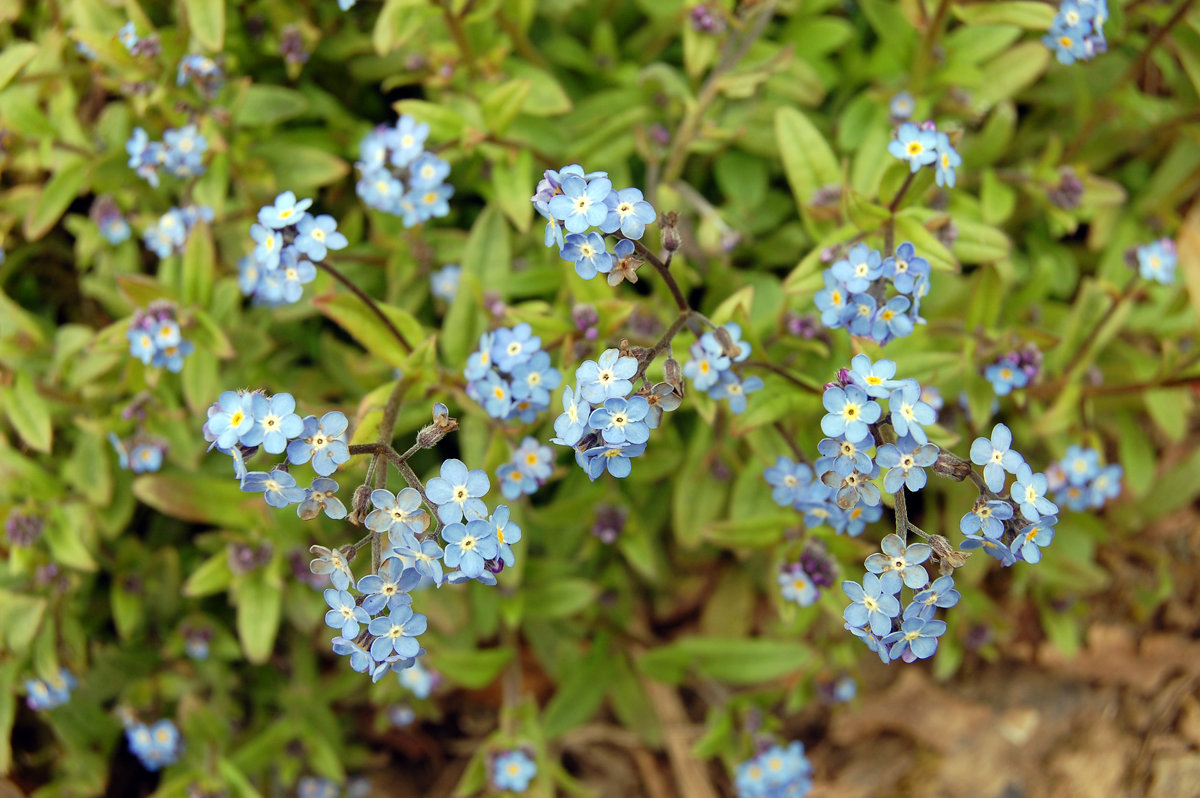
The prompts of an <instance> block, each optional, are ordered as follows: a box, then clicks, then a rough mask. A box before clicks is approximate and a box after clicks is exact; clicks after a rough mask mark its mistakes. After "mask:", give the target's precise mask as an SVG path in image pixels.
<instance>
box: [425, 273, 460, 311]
mask: <svg viewBox="0 0 1200 798" xmlns="http://www.w3.org/2000/svg"><path fill="white" fill-rule="evenodd" d="M461 276H462V268H461V267H460V266H458V265H457V264H454V263H447V264H446V265H445V266H443V267H442V268H440V269H438V270H437V271H436V272H434V273H433V274H431V275H429V292H430V293H431V294H433V295H434V296H435V297H437V298H438V299H440V300H442V301H443V302H446V303H449V302H453V301H454V297H455V296H457V295H458V280H459V278H460V277H461Z"/></svg>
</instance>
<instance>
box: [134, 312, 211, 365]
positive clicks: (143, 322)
mask: <svg viewBox="0 0 1200 798" xmlns="http://www.w3.org/2000/svg"><path fill="white" fill-rule="evenodd" d="M125 337H126V338H127V339H128V340H129V354H131V355H133V356H134V357H135V358H137V359H138V360H140V361H142V362H143V363H145V364H146V365H147V366H152V367H154V368H165V369H166V370H167V371H171V372H176V373H177V372H179V371H181V370H182V369H183V359H184V358H185V357H187V356H188V355H190V354H191V353H192V352H193V351H194V350H195V346H193V345H192V342H191V341H189V340H187V339H186V338H184V337H183V334H182V332H181V331H180V329H179V322H178V320H177V318H176V308H175V305H174V304H173V303H171V302H167V301H165V300H157V301H155V302H151V303H150V304H149V305H147V306H146V309H145V310H135V311H134V312H133V318H131V319H130V320H129V329H128V330H126V331H125Z"/></svg>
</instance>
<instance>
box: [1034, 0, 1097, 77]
mask: <svg viewBox="0 0 1200 798" xmlns="http://www.w3.org/2000/svg"><path fill="white" fill-rule="evenodd" d="M1107 20H1108V3H1107V2H1106V0H1065V2H1063V4H1062V5H1060V6H1059V7H1058V13H1057V14H1055V16H1054V24H1053V25H1051V26H1050V32H1049V33H1047V34H1046V35H1045V36H1043V37H1042V44H1044V45H1046V46H1047V47H1049V48H1050V49H1051V50H1053V51H1054V55H1055V57H1057V58H1058V60H1059V62H1060V63H1063V64H1073V63H1075V62H1076V61H1090V60H1092V59H1093V58H1095V57H1096V56H1097V55H1099V54H1100V53H1104V52H1107V51H1108V42H1107V41H1106V40H1105V38H1104V23H1105V22H1106V21H1107Z"/></svg>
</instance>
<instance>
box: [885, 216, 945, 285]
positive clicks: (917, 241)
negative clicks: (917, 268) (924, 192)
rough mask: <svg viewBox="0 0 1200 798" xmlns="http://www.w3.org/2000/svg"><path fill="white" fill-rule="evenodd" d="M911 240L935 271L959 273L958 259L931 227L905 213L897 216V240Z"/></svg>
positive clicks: (901, 241) (898, 241)
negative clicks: (930, 230) (930, 229)
mask: <svg viewBox="0 0 1200 798" xmlns="http://www.w3.org/2000/svg"><path fill="white" fill-rule="evenodd" d="M905 241H911V242H912V245H913V247H915V248H916V250H917V254H918V255H920V256H921V257H922V258H925V259H926V260H928V261H929V265H930V267H932V268H933V270H934V271H939V272H949V273H952V274H957V273H958V272H959V271H960V267H959V265H958V261H957V260H955V259H954V255H953V254H952V253H951V252H950V250H948V249H946V245H945V244H943V243H942V242H941V241H939V240H938V237H937V236H935V235H934V234H933V233H931V232H929V229H928V228H927V227H926V226H925V225H924V224H922V223H921V222H920V221H919V220H918V219H917V218H915V217H913V216H905V215H904V214H903V213H901V214H900V215H898V216H897V217H896V242H897V243H903V242H905Z"/></svg>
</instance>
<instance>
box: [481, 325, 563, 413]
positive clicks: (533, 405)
mask: <svg viewBox="0 0 1200 798" xmlns="http://www.w3.org/2000/svg"><path fill="white" fill-rule="evenodd" d="M463 376H465V377H466V378H467V396H469V397H471V398H472V399H474V400H475V401H476V402H478V403H479V404H480V405H481V406H482V407H483V409H484V410H486V411H487V414H488V415H489V416H491V417H492V418H498V419H502V420H505V421H508V420H510V419H514V418H519V419H521V421H523V422H525V423H526V424H528V423H531V422H532V421H534V419H536V418H537V414H538V413H540V412H542V411H544V410H546V409H547V408H549V407H550V392H551V391H553V390H554V389H555V388H557V387H558V385H559V383H560V382H562V372H560V371H559V370H558V369H556V368H554V367H553V366H551V365H550V354H549V353H548V352H544V351H542V339H541V338H538V337H537V336H536V335H534V334H533V328H532V327H530V326H529V325H528V324H526V323H524V322H522V323H521V324H518V325H517V326H516V327H512V328H508V327H501V328H500V329H498V330H496V331H495V332H489V333H484V334H483V335H482V336H480V338H479V349H478V350H476V351H475V352H472V353H471V355H470V357H468V358H467V367H466V368H465V369H463Z"/></svg>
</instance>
